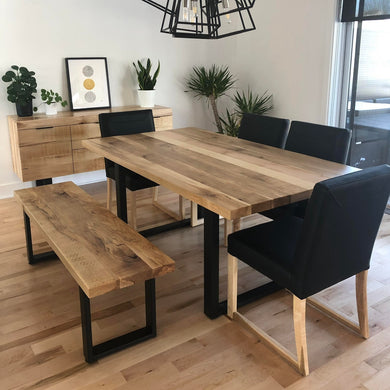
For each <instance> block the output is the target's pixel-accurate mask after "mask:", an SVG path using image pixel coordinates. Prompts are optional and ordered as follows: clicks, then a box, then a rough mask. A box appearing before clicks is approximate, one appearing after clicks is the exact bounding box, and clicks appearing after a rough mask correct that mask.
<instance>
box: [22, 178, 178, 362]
mask: <svg viewBox="0 0 390 390" xmlns="http://www.w3.org/2000/svg"><path fill="white" fill-rule="evenodd" d="M15 199H16V200H17V201H18V202H19V203H20V204H21V205H22V207H23V213H24V222H25V232H26V245H27V256H28V260H29V263H30V264H34V263H37V262H39V261H40V260H43V259H45V258H47V257H48V256H50V255H51V254H54V253H53V252H51V253H47V254H43V255H42V254H40V255H34V253H33V249H32V238H31V226H30V219H31V220H32V221H34V223H36V225H37V226H38V227H39V229H40V230H41V231H42V233H43V235H44V237H45V238H46V240H47V242H48V243H49V245H50V246H51V248H52V250H53V251H54V252H55V254H56V255H57V256H58V258H59V259H60V260H61V261H62V263H63V264H64V266H65V267H66V269H67V270H68V271H69V272H70V274H71V275H72V277H73V278H74V280H75V281H76V282H77V284H78V285H79V291H80V306H81V322H82V333H83V347H84V356H85V360H86V361H87V362H89V363H90V362H93V361H95V360H97V359H98V358H100V357H103V356H105V355H108V354H109V353H112V352H115V351H117V350H120V349H123V348H125V347H128V346H130V345H133V344H135V343H138V342H140V341H143V340H146V339H148V338H151V337H154V336H155V335H156V307H155V281H154V278H155V277H157V276H162V275H164V274H166V273H168V272H171V271H173V270H174V261H173V260H172V259H171V258H170V257H169V256H167V255H166V254H164V253H163V252H162V251H161V250H159V249H158V248H157V247H156V246H154V245H153V244H152V243H151V242H149V241H148V240H147V239H146V238H144V237H143V236H141V235H140V234H138V233H137V232H136V231H135V230H133V229H132V228H131V227H130V226H129V225H127V224H126V223H124V222H123V221H122V220H120V219H119V218H118V217H116V216H115V215H114V214H112V213H111V212H110V211H109V210H107V209H106V208H104V207H103V206H101V205H100V204H99V203H97V202H96V201H95V200H94V199H93V198H92V197H91V196H89V195H88V194H87V193H86V192H84V191H83V190H82V189H81V188H79V187H78V186H77V185H75V184H74V183H72V182H66V183H60V184H52V185H46V186H41V187H34V188H28V189H23V190H18V191H15ZM139 282H145V308H146V326H145V327H144V328H141V329H138V330H136V331H133V332H130V333H128V334H126V335H123V336H119V337H117V338H114V339H112V340H109V341H106V342H104V343H102V344H99V345H96V346H93V344H92V331H91V312H90V298H93V297H97V296H99V295H103V294H105V293H108V292H110V291H113V290H117V289H121V288H125V287H129V286H132V285H134V284H135V283H139Z"/></svg>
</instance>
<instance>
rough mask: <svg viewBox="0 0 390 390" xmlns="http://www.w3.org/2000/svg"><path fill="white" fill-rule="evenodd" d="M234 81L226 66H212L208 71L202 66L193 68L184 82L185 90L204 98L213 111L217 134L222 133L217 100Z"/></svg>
mask: <svg viewBox="0 0 390 390" xmlns="http://www.w3.org/2000/svg"><path fill="white" fill-rule="evenodd" d="M234 83H235V79H234V77H233V76H232V74H231V73H230V71H229V68H228V67H227V66H225V67H219V66H216V65H212V66H211V68H210V69H206V68H205V67H204V66H200V67H198V66H194V67H193V68H192V73H191V74H190V76H189V77H188V79H187V80H186V86H187V88H188V89H189V90H190V91H191V92H192V93H194V95H195V96H196V97H199V98H200V97H205V98H206V99H207V101H208V102H209V103H210V105H211V108H212V110H213V114H214V118H215V124H216V126H217V129H218V132H219V133H222V132H223V129H222V123H221V119H220V117H219V115H218V109H217V99H218V98H219V97H221V96H223V95H225V94H226V92H227V91H228V90H229V89H231V88H232V87H233V85H234Z"/></svg>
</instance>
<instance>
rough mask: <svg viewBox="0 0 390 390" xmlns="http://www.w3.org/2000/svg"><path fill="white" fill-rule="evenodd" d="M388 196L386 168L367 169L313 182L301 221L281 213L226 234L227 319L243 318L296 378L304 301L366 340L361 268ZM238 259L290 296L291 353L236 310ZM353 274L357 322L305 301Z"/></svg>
mask: <svg viewBox="0 0 390 390" xmlns="http://www.w3.org/2000/svg"><path fill="white" fill-rule="evenodd" d="M389 194H390V167H389V166H387V165H382V166H379V167H373V168H367V169H365V170H362V171H358V172H354V173H350V174H347V175H344V176H340V177H337V178H333V179H329V180H325V181H322V182H320V183H317V184H316V185H315V187H314V190H313V193H312V197H311V198H310V200H309V203H308V207H307V211H306V215H305V218H304V219H302V218H298V217H295V216H287V217H285V218H282V219H279V220H275V221H271V222H268V223H264V224H261V225H258V226H254V227H251V228H248V229H244V230H241V231H238V232H235V233H233V234H231V235H229V238H228V253H229V260H228V274H229V277H228V279H229V286H228V315H229V317H230V318H234V319H237V320H239V321H241V322H244V324H245V325H246V327H249V328H250V329H251V330H253V331H254V333H255V334H256V335H257V336H258V337H259V338H260V339H263V340H265V341H266V343H267V344H268V345H270V346H272V347H273V348H274V349H275V350H276V351H277V352H278V353H279V354H281V355H282V356H283V357H284V358H285V359H287V360H288V361H289V362H290V363H292V364H294V365H295V367H296V368H297V369H298V370H299V371H300V372H301V373H302V374H303V375H307V374H308V373H309V365H308V355H307V344H306V328H305V310H306V300H308V301H309V303H311V304H312V305H313V306H314V307H316V308H318V309H323V310H325V312H326V314H327V315H328V316H334V317H336V319H337V320H338V321H339V322H342V323H343V324H344V325H347V326H349V327H351V328H352V329H353V330H354V331H356V332H358V333H360V334H361V336H363V337H364V338H368V336H369V328H368V315H367V271H368V269H369V267H370V257H371V252H372V248H373V245H374V242H375V238H376V235H377V232H378V229H379V225H380V223H381V219H382V216H383V213H384V209H385V207H386V203H387V200H388V198H389ZM237 259H240V260H241V261H243V262H245V263H246V264H248V265H249V266H251V267H253V268H254V269H255V270H257V271H259V272H261V273H262V274H264V275H265V276H267V277H268V278H270V279H272V280H274V281H275V282H276V283H277V284H278V285H279V286H281V287H283V288H286V289H287V290H289V291H290V292H291V293H292V294H293V316H294V328H295V329H294V330H295V342H296V348H297V358H295V357H294V356H292V355H291V353H289V352H288V351H287V350H286V349H285V348H283V347H281V346H280V344H278V343H277V342H276V341H275V340H274V339H272V338H271V337H270V336H268V335H267V334H266V333H265V332H263V331H262V330H260V329H259V328H257V327H256V325H254V324H253V323H252V322H250V321H249V320H247V319H246V318H245V317H244V316H242V315H241V314H240V313H238V312H237ZM354 275H356V300H357V308H358V318H359V325H357V324H355V323H353V322H352V321H350V320H348V319H343V318H342V317H340V314H339V313H335V312H333V311H332V310H331V309H330V308H325V307H324V306H323V305H322V304H321V303H319V302H316V301H314V300H312V299H311V298H309V297H310V296H312V295H313V294H316V293H318V292H320V291H322V290H324V289H326V288H328V287H330V286H333V285H334V284H336V283H338V282H340V281H342V280H344V279H347V278H349V277H351V276H354Z"/></svg>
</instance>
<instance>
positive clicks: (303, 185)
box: [83, 127, 357, 219]
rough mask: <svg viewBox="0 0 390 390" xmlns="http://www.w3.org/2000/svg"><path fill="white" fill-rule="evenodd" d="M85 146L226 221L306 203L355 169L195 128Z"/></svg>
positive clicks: (93, 141) (103, 140)
mask: <svg viewBox="0 0 390 390" xmlns="http://www.w3.org/2000/svg"><path fill="white" fill-rule="evenodd" d="M83 145H84V146H85V147H86V148H87V149H89V150H91V151H93V152H95V153H97V154H99V155H101V156H103V157H105V158H108V159H110V160H112V161H114V162H116V163H118V164H120V165H122V166H123V167H125V168H128V169H130V170H132V171H134V172H137V173H139V174H141V175H142V176H145V177H147V178H148V179H150V180H153V181H155V182H157V183H159V184H161V185H163V186H164V187H167V188H168V189H170V190H172V191H174V192H176V193H178V194H180V195H182V196H184V197H185V198H187V199H189V200H192V201H194V202H195V203H197V204H199V205H201V206H204V207H205V208H207V209H209V210H211V211H213V212H215V213H217V214H220V215H221V216H223V217H224V218H227V219H236V218H240V217H244V216H247V215H250V214H254V213H257V212H261V211H264V210H269V209H272V208H274V207H278V206H282V205H286V204H289V203H292V202H295V201H299V200H303V199H307V198H309V197H310V195H311V192H312V190H313V187H314V185H315V184H316V183H317V182H319V181H322V180H325V179H329V178H332V177H336V176H340V175H343V174H347V173H350V172H354V171H356V170H357V169H356V168H352V167H349V166H346V165H343V164H338V163H334V162H330V161H326V160H322V159H318V158H314V157H310V156H306V155H303V154H300V153H294V152H290V151H287V150H282V149H278V148H274V147H271V146H267V145H262V144H258V143H254V142H249V141H246V140H242V139H238V138H233V137H228V136H225V135H222V134H217V133H214V132H211V131H207V130H201V129H197V128H193V127H189V128H184V129H175V130H166V131H164V132H151V133H143V134H134V135H126V136H116V137H107V138H96V139H90V140H84V141H83Z"/></svg>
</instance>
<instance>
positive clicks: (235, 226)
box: [224, 218, 241, 246]
mask: <svg viewBox="0 0 390 390" xmlns="http://www.w3.org/2000/svg"><path fill="white" fill-rule="evenodd" d="M240 229H241V219H240V218H238V219H233V220H228V219H226V218H225V233H224V235H225V236H224V242H225V246H227V238H228V235H229V234H231V233H234V232H236V231H238V230H240Z"/></svg>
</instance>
